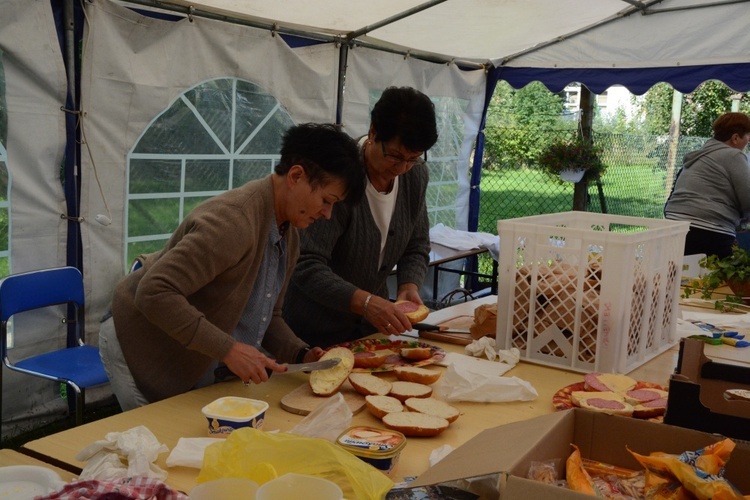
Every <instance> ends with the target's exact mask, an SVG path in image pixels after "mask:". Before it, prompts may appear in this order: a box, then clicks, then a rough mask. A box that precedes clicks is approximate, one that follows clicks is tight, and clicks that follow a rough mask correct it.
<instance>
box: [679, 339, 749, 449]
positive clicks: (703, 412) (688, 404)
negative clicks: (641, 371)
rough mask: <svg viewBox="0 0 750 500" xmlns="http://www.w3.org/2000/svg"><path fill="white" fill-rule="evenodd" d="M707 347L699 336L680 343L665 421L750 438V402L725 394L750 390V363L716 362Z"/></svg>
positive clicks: (705, 430) (730, 435)
mask: <svg viewBox="0 0 750 500" xmlns="http://www.w3.org/2000/svg"><path fill="white" fill-rule="evenodd" d="M704 346H705V344H704V343H703V342H702V341H700V340H695V339H683V340H682V341H681V342H680V355H679V358H678V362H677V369H676V370H675V373H674V374H673V375H672V377H671V379H670V381H669V400H668V403H667V413H666V415H665V416H664V422H666V423H668V424H671V425H679V426H681V427H688V428H690V429H697V430H700V431H704V432H717V433H720V434H723V435H725V436H728V437H731V438H733V439H743V440H746V441H747V440H750V401H743V400H738V399H727V398H725V397H724V391H726V390H727V389H744V390H748V391H750V366H739V365H731V364H724V363H718V362H716V361H712V360H710V359H708V358H707V357H706V355H705V354H704V353H703V348H704ZM743 349H750V348H748V347H744V348H743Z"/></svg>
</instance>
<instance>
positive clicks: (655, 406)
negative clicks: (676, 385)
mask: <svg viewBox="0 0 750 500" xmlns="http://www.w3.org/2000/svg"><path fill="white" fill-rule="evenodd" d="M666 411H667V398H659V399H654V400H652V401H646V402H645V403H642V404H639V405H635V406H634V407H633V416H634V417H636V418H654V417H659V416H661V415H664V413H665V412H666Z"/></svg>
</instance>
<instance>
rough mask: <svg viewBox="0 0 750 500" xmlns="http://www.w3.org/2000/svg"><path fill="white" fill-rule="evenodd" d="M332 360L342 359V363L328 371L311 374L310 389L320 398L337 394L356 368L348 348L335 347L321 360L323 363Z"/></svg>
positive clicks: (352, 355)
mask: <svg viewBox="0 0 750 500" xmlns="http://www.w3.org/2000/svg"><path fill="white" fill-rule="evenodd" d="M331 358H340V359H341V362H340V363H339V364H337V365H336V366H334V367H333V368H328V369H327V370H315V371H314V372H312V373H311V374H310V387H311V388H312V391H313V393H314V394H316V395H318V396H331V395H333V394H335V393H336V392H337V391H338V390H339V388H340V387H341V385H342V384H343V383H344V382H346V379H347V378H349V374H350V373H351V372H352V369H353V368H354V354H352V351H350V350H349V349H347V348H346V347H334V348H333V349H330V350H329V351H327V352H326V353H325V354H323V356H322V357H321V358H320V360H321V361H325V360H326V359H331Z"/></svg>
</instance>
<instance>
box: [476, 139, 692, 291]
mask: <svg viewBox="0 0 750 500" xmlns="http://www.w3.org/2000/svg"><path fill="white" fill-rule="evenodd" d="M493 134H494V136H495V137H498V136H500V135H502V134H509V135H517V134H518V131H517V130H502V131H499V130H495V131H493ZM561 134H565V135H571V137H572V133H571V132H560V131H550V132H549V134H548V136H560V135H561ZM594 141H595V143H596V144H597V145H599V146H601V147H602V149H603V150H604V154H603V158H602V159H603V161H604V163H605V164H606V165H607V171H606V172H605V173H604V174H603V175H602V176H601V179H600V182H591V183H589V186H588V197H587V208H586V210H587V211H588V212H598V213H610V214H618V215H631V216H636V217H647V218H662V217H663V216H664V215H663V207H664V202H665V201H666V199H667V197H668V195H669V193H670V191H671V188H672V182H673V179H674V175H675V174H676V172H677V171H678V170H679V169H680V168H681V167H682V158H683V157H684V155H685V153H687V152H689V151H692V150H694V149H697V148H699V147H700V146H701V145H702V144H703V143H704V142H705V141H706V138H700V137H680V139H679V142H678V146H677V153H676V155H675V158H676V161H675V166H674V171H673V172H672V175H668V171H667V153H668V148H669V141H668V137H667V136H657V135H623V134H597V133H595V134H594ZM668 184H669V185H668ZM573 189H574V184H573V183H569V182H562V181H560V180H557V179H553V178H551V177H550V176H549V175H547V174H546V173H544V172H542V171H540V170H538V169H537V168H536V166H535V165H534V162H533V160H531V161H529V160H525V159H523V158H519V159H518V160H517V161H516V162H515V163H514V162H513V161H512V160H511V161H509V159H508V156H504V158H503V161H500V162H498V161H497V159H495V158H486V159H485V162H484V164H483V166H482V180H481V183H480V209H479V227H478V231H481V232H488V233H492V234H497V221H498V220H499V219H511V218H515V217H522V216H525V215H539V214H549V213H557V212H563V211H567V210H571V209H572V208H573ZM491 262H492V261H491V258H490V257H488V256H486V255H485V256H482V257H481V258H480V260H479V271H480V272H489V270H490V269H491ZM483 285H486V284H483V283H481V282H480V283H479V287H482V286H483Z"/></svg>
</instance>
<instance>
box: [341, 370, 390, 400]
mask: <svg viewBox="0 0 750 500" xmlns="http://www.w3.org/2000/svg"><path fill="white" fill-rule="evenodd" d="M349 383H350V384H352V387H354V390H355V391H357V392H358V393H360V394H362V395H364V396H369V395H371V394H374V395H377V396H385V395H387V394H388V393H389V392H391V383H390V382H388V381H387V380H383V379H382V378H380V377H376V376H375V375H371V374H369V373H352V374H350V375H349Z"/></svg>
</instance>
